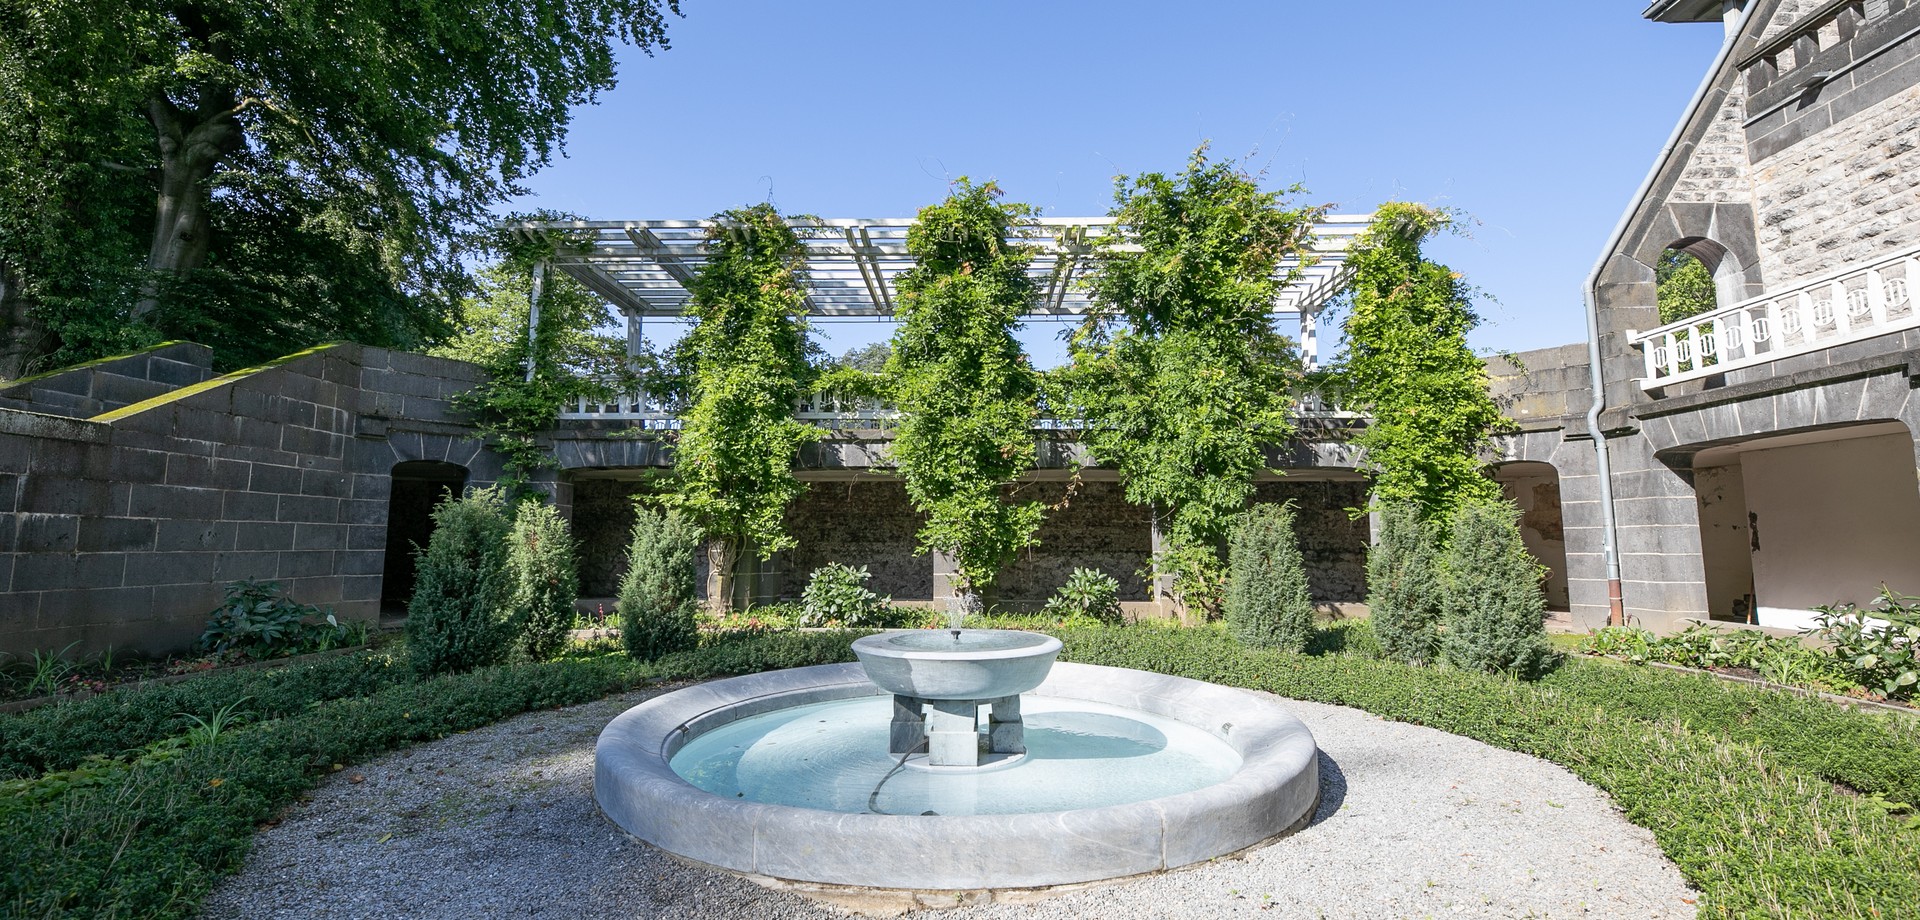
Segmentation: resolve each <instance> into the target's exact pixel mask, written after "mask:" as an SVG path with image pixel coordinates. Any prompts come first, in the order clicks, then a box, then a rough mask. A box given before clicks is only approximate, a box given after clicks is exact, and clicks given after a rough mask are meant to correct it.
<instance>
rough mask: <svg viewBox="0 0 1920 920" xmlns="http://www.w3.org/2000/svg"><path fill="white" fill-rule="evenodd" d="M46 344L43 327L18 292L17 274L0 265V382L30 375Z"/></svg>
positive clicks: (44, 327) (31, 306)
mask: <svg viewBox="0 0 1920 920" xmlns="http://www.w3.org/2000/svg"><path fill="white" fill-rule="evenodd" d="M49 344H50V343H49V342H48V341H47V328H46V326H44V325H42V324H41V322H40V319H39V317H36V316H34V315H33V304H32V303H31V302H29V301H28V300H27V295H26V292H25V291H23V290H21V284H20V274H19V273H18V272H16V271H14V270H13V266H11V265H8V264H7V263H5V262H0V380H18V379H20V378H22V377H25V376H27V375H28V374H30V373H32V372H33V362H34V359H36V358H38V357H40V356H41V355H43V354H46V353H47V351H48V350H49V349H48V347H47V346H48V345H49Z"/></svg>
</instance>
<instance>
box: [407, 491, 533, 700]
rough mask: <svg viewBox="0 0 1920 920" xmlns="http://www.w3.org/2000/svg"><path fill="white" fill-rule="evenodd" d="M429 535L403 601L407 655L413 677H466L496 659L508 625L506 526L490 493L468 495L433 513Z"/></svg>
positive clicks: (509, 634) (504, 646) (509, 633)
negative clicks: (452, 673)
mask: <svg viewBox="0 0 1920 920" xmlns="http://www.w3.org/2000/svg"><path fill="white" fill-rule="evenodd" d="M433 523H434V528H433V537H432V538H431V539H429V540H428V541H427V546H426V549H424V550H421V551H420V553H419V556H418V558H419V564H418V568H417V570H416V571H417V574H416V575H415V581H414V589H413V599H412V600H410V601H408V603H407V649H408V651H409V652H410V653H411V657H412V662H413V669H414V671H415V672H417V673H419V674H421V675H430V674H442V673H446V672H449V671H467V670H471V669H473V668H477V667H481V666H483V665H489V664H495V663H498V662H500V661H501V660H503V659H504V658H505V657H506V655H507V653H508V652H509V651H511V649H512V646H513V638H514V623H513V620H512V617H511V611H510V610H509V609H508V606H507V602H508V601H509V600H510V599H511V595H512V591H513V583H512V579H511V577H510V576H509V574H508V572H507V542H508V536H509V533H510V531H511V528H512V524H511V523H510V522H509V521H508V520H507V515H506V508H505V505H504V503H503V502H502V500H501V497H500V492H499V490H498V489H468V490H467V493H466V494H465V495H463V496H461V497H459V498H449V499H448V500H446V501H444V502H441V503H440V505H439V507H437V508H435V509H433Z"/></svg>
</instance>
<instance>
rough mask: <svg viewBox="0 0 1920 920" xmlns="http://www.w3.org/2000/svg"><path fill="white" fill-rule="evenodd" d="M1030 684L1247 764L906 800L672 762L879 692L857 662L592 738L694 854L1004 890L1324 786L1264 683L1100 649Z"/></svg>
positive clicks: (663, 838) (1287, 822) (704, 699)
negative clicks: (759, 781)
mask: <svg viewBox="0 0 1920 920" xmlns="http://www.w3.org/2000/svg"><path fill="white" fill-rule="evenodd" d="M1033 692H1034V693H1036V694H1039V695H1043V696H1051V697H1061V698H1066V699H1077V700H1087V701H1090V702H1099V703H1109V704H1114V705H1120V706H1126V707H1129V708H1133V709H1139V710H1142V711H1145V712H1150V713H1154V714H1157V715H1160V716H1164V717H1167V718H1172V719H1177V720H1179V721H1183V722H1186V723H1188V724H1190V725H1194V726H1196V727H1199V728H1202V729H1204V730H1207V731H1209V732H1210V733H1212V734H1213V735H1214V736H1215V737H1218V738H1220V739H1221V740H1223V741H1225V742H1226V743H1227V744H1229V745H1230V746H1232V747H1233V748H1234V749H1235V750H1236V751H1237V752H1238V753H1239V754H1240V756H1241V761H1242V762H1241V766H1240V769H1239V770H1238V771H1236V772H1235V773H1234V774H1233V775H1232V776H1231V777H1229V778H1228V779H1226V780H1225V781H1223V782H1220V783H1216V784H1214V785H1212V786H1208V787H1206V788H1203V789H1198V790H1194V791H1192V792H1186V793H1181V794H1178V795H1173V796H1167V797H1163V798H1158V799H1149V800H1145V801H1141V802H1133V803H1128V804H1122V805H1112V806H1106V807H1102V808H1091V809H1082V810H1077V811H1059V812H1043V813H1032V814H1013V815H978V816H973V815H967V816H959V815H947V816H933V817H923V816H908V815H877V814H850V813H839V812H825V811H818V810H814V809H807V808H797V807H793V806H787V805H772V804H766V803H760V802H748V801H742V800H737V799H728V798H723V797H720V796H716V795H713V794H712V793H709V792H706V791H703V790H701V789H698V788H695V787H694V786H693V785H691V784H689V783H688V782H687V781H686V780H684V779H682V778H681V777H680V776H679V774H677V773H675V772H674V771H673V769H672V767H671V765H670V764H669V762H668V761H669V760H670V759H671V758H672V756H673V755H674V754H675V753H676V752H678V751H679V749H680V747H681V746H683V745H684V744H685V743H686V742H687V741H688V740H690V739H691V738H693V737H695V736H697V735H699V734H701V733H702V732H705V731H708V730H711V729H713V728H716V727H718V726H720V725H723V724H726V723H728V722H731V721H734V720H736V719H742V718H747V717H749V716H753V715H758V714H760V713H764V712H771V711H773V710H777V709H784V708H788V707H792V706H801V705H806V704H808V703H818V702H827V701H831V700H842V699H851V698H857V697H866V696H884V695H886V694H887V691H885V690H883V689H881V688H879V687H878V686H876V685H874V684H873V683H872V682H870V681H869V680H868V679H867V677H866V674H865V673H864V672H863V670H862V669H861V667H860V666H859V665H857V664H840V665H821V666H818V667H811V668H797V669H793V670H788V671H774V672H768V673H765V674H754V675H748V676H745V677H736V678H731V679H728V680H721V681H714V682H712V683H707V684H700V685H697V686H694V687H689V688H687V689H685V690H680V691H676V692H674V693H669V694H666V695H663V696H660V697H656V698H654V699H652V700H648V701H647V702H645V703H642V704H640V705H639V706H636V707H634V708H633V709H630V710H628V711H627V712H625V713H622V714H621V715H620V716H618V717H616V718H615V719H614V720H613V722H612V723H610V724H609V725H608V726H607V728H606V730H605V731H604V732H602V733H601V736H600V740H599V743H598V744H597V746H596V748H595V768H594V796H595V798H596V799H598V801H599V803H600V806H601V808H602V809H603V810H604V811H605V812H606V814H607V815H608V817H610V818H611V819H612V820H613V821H614V822H615V823H616V824H618V825H619V826H620V827H622V828H624V829H625V830H626V831H627V832H628V833H631V834H633V835H634V836H636V837H638V838H640V839H641V840H644V841H646V842H648V843H651V844H653V845H655V846H658V847H660V848H661V849H664V850H667V851H669V852H671V853H674V854H677V855H679V856H681V857H684V858H686V859H690V860H693V861H695V862H700V863H705V864H707V865H710V866H714V867H717V868H721V869H725V870H728V871H732V872H736V873H741V874H745V875H748V876H754V877H766V878H772V879H779V880H783V881H788V882H797V883H802V884H803V885H813V886H829V887H833V886H844V887H847V888H850V889H863V888H879V889H906V890H914V891H988V892H990V891H996V890H1006V889H1036V888H1048V887H1053V886H1062V885H1078V884H1084V883H1087V882H1095V881H1104V880H1111V879H1119V878H1125V877H1128V876H1136V875H1143V874H1149V873H1154V872H1160V871H1165V870H1168V869H1173V868H1178V867H1180V866H1184V865H1190V864H1192V863H1195V862H1200V861H1203V860H1206V859H1210V858H1214V857H1217V856H1224V855H1227V854H1231V853H1235V852H1238V851H1240V850H1244V849H1247V848H1250V847H1253V846H1257V845H1259V844H1261V843H1263V842H1266V841H1268V840H1271V839H1273V838H1276V837H1279V836H1283V835H1285V834H1287V833H1290V832H1291V831H1293V830H1297V829H1299V828H1300V827H1304V826H1305V825H1306V823H1307V822H1308V821H1309V820H1310V819H1311V817H1312V815H1313V809H1314V807H1315V805H1316V804H1317V802H1318V800H1319V789H1320V786H1319V760H1318V748H1317V746H1316V745H1315V744H1314V741H1313V736H1312V733H1311V732H1309V731H1308V730H1307V727H1306V726H1305V725H1304V724H1302V723H1301V722H1300V721H1299V720H1298V719H1295V718H1294V717H1293V716H1292V715H1290V714H1288V713H1287V712H1286V711H1285V710H1284V709H1283V708H1282V707H1281V706H1280V705H1278V703H1277V702H1275V701H1274V700H1273V699H1271V698H1267V697H1261V696H1256V695H1254V694H1251V693H1248V692H1245V691H1241V690H1235V689H1232V688H1228V687H1220V686H1216V685H1213V684H1206V683H1201V682H1199V681H1194V680H1187V679H1185V678H1178V677H1169V676H1166V675H1161V674H1152V673H1148V672H1142V671H1129V670H1125V669H1121V668H1108V667H1101V666H1097V665H1085V664H1070V663H1061V664H1057V665H1055V666H1054V668H1053V671H1052V673H1051V674H1050V675H1049V676H1048V679H1047V681H1046V682H1045V683H1044V684H1042V685H1041V686H1040V687H1039V688H1037V689H1036V690H1034V691H1033Z"/></svg>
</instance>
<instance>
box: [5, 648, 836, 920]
mask: <svg viewBox="0 0 1920 920" xmlns="http://www.w3.org/2000/svg"><path fill="white" fill-rule="evenodd" d="M853 638H854V636H853V634H848V633H806V634H798V633H788V634H783V635H778V636H770V637H762V638H756V639H750V640H743V641H738V642H732V643H727V644H723V645H720V646H716V647H714V648H712V649H702V650H699V651H694V652H685V653H681V654H678V655H673V656H669V657H667V658H666V659H663V660H661V661H660V662H657V663H656V664H654V665H651V666H649V665H639V664H635V663H633V662H632V661H630V660H628V659H627V658H626V657H625V656H601V657H598V658H584V659H561V660H557V661H551V662H544V663H532V662H528V663H521V664H515V665H507V666H497V667H487V668H478V669H475V670H473V671H469V672H465V673H460V674H448V675H442V676H438V677H432V678H426V679H421V680H419V681H417V682H407V683H401V684H398V685H393V686H387V687H385V688H383V689H380V690H378V691H376V692H373V693H371V694H370V695H367V696H359V697H350V698H343V699H328V700H323V699H313V700H308V701H306V702H305V703H302V704H300V705H297V706H294V707H293V708H292V709H291V710H290V711H289V712H287V713H286V714H285V715H284V716H283V717H280V718H277V719H269V718H268V717H267V714H266V712H264V711H260V712H258V713H257V715H258V718H256V719H255V720H254V722H253V723H251V724H248V725H246V726H243V727H237V728H229V729H227V730H225V731H223V732H221V733H220V735H219V737H218V738H217V739H212V740H203V741H202V742H201V743H197V744H196V743H191V742H189V741H187V740H185V739H162V741H161V742H159V743H156V744H152V745H149V746H147V747H146V748H145V749H142V750H139V751H136V752H133V753H132V754H131V755H130V756H128V757H125V758H123V759H119V760H111V761H106V760H95V761H91V762H88V763H85V764H81V765H79V766H77V767H76V768H74V769H73V770H71V771H70V772H68V773H66V774H65V775H48V776H43V777H39V778H38V779H35V780H32V781H28V782H22V783H15V784H7V785H4V786H0V852H4V853H6V854H7V855H8V858H9V862H10V865H9V871H8V872H6V873H4V875H0V905H4V908H0V912H4V913H5V914H7V915H8V916H31V917H50V916H64V917H168V918H172V917H181V918H184V917H188V916H191V915H192V913H193V912H194V909H195V906H196V905H197V903H198V902H199V901H200V899H201V898H203V897H204V896H205V895H206V893H207V892H208V891H209V890H211V888H212V886H213V883H214V881H215V880H216V879H217V878H218V877H219V876H220V875H223V874H226V873H229V872H232V871H234V870H236V869H238V868H239V867H240V862H241V859H242V858H243V857H244V856H245V854H246V851H247V848H248V846H249V842H250V840H251V838H252V835H253V833H254V830H255V828H257V827H258V826H259V825H260V824H261V823H262V822H265V821H267V820H269V819H271V818H272V817H273V816H274V815H275V814H277V813H279V812H280V811H281V810H282V809H283V808H285V807H286V805H287V804H288V803H290V802H291V801H293V799H294V798H295V797H296V796H298V795H299V794H300V793H301V792H302V791H304V790H306V789H307V788H309V787H310V786H311V785H312V784H313V781H314V778H315V777H316V776H318V775H320V774H321V773H322V772H324V771H326V770H327V769H328V767H329V766H330V765H331V764H336V763H354V762H357V761H361V760H364V759H366V758H368V757H372V756H374V755H377V754H380V753H382V752H385V751H388V750H391V749H393V748H396V747H400V746H403V745H407V744H413V743H417V742H421V741H428V740H432V739H435V738H440V737H444V736H446V735H449V734H452V733H454V732H460V731H467V730H470V729H474V728H479V727H481V726H483V725H487V724H490V723H493V722H497V721H499V720H501V719H504V718H507V717H509V716H513V715H516V714H518V713H521V712H526V711H529V710H535V709H549V708H553V707H556V706H566V705H573V704H577V703H584V702H588V701H590V700H593V699H597V698H599V697H601V696H604V695H606V694H607V693H611V692H616V691H620V690H625V689H630V688H632V687H635V686H638V685H639V684H640V683H642V682H643V681H646V680H649V679H654V678H663V677H665V678H700V677H713V676H719V675H725V674H741V673H749V672H753V671H759V670H766V669H769V668H787V667H800V666H805V665H813V664H825V663H829V662H836V661H845V660H850V659H851V652H850V650H849V648H848V646H849V644H850V643H851V641H852V639H853ZM396 670H398V669H396ZM207 680H209V681H210V682H211V681H214V680H215V679H214V678H213V677H209V678H207ZM258 702H259V701H257V700H250V701H248V702H247V706H248V707H249V708H254V707H256V706H257V704H258ZM114 753H115V754H116V755H117V754H119V753H120V752H118V751H116V752H114Z"/></svg>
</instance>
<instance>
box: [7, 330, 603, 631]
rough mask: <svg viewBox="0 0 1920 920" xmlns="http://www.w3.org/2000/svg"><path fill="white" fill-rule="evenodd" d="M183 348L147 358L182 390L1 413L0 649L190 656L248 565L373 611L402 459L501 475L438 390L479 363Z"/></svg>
mask: <svg viewBox="0 0 1920 920" xmlns="http://www.w3.org/2000/svg"><path fill="white" fill-rule="evenodd" d="M193 349H198V346H188V347H186V349H185V353H186V354H187V355H189V356H191V355H193V354H197V353H198V352H195V351H193ZM181 353H182V347H181V346H173V347H172V349H171V350H169V349H161V350H159V351H156V352H151V353H148V354H146V355H144V356H136V358H139V359H140V360H144V361H145V362H146V364H147V365H148V366H149V367H150V368H154V369H156V370H152V371H150V372H149V376H152V377H159V376H162V375H165V374H177V375H178V376H179V378H180V379H182V380H183V381H186V382H187V385H185V386H180V387H177V388H173V389H171V390H170V391H169V392H165V393H162V394H160V395H157V396H153V397H150V398H147V399H145V400H142V401H138V402H134V403H130V404H127V405H124V406H121V407H120V408H117V409H113V410H110V411H107V412H104V413H100V414H96V415H95V416H93V417H92V418H91V419H90V420H87V421H73V420H65V419H60V418H56V417H53V416H49V415H44V414H34V413H29V412H23V411H19V410H15V409H0V651H6V652H10V653H15V654H18V653H24V652H28V651H35V650H48V649H61V648H65V647H67V646H68V645H69V644H72V643H77V646H76V648H75V651H74V653H75V654H85V653H90V652H94V651H99V650H102V649H105V648H108V647H113V648H116V649H121V650H128V651H138V652H166V651H174V650H178V649H180V648H183V647H185V646H187V645H189V644H190V643H191V642H192V641H193V639H194V638H195V637H196V636H198V635H199V633H200V631H201V629H202V628H203V627H204V625H205V621H206V617H207V614H208V613H209V612H210V611H212V610H213V609H214V608H215V607H216V606H217V605H218V603H219V601H220V598H221V594H222V587H223V586H224V585H225V584H226V583H227V582H231V581H235V580H240V579H257V580H269V581H276V582H279V583H280V584H281V585H283V586H285V587H286V588H287V589H288V591H289V593H290V594H291V595H292V596H293V597H294V598H295V599H297V600H299V601H302V602H305V603H312V604H319V605H322V606H326V607H330V608H333V609H335V610H337V611H338V612H340V613H341V614H343V615H345V616H347V617H350V618H370V617H372V616H374V615H375V614H376V613H377V608H378V599H379V597H380V580H381V573H382V566H383V562H384V559H385V550H386V546H385V539H386V518H387V497H388V495H389V492H390V488H391V480H390V475H389V474H390V471H391V470H392V468H393V466H394V464H396V463H398V462H402V461H406V460H443V461H447V462H451V463H455V464H459V465H462V466H465V467H467V468H468V469H469V470H470V477H469V481H470V482H474V483H476V484H478V483H485V482H489V481H491V480H492V479H494V478H496V477H497V475H498V469H499V468H498V464H497V461H495V460H494V459H492V458H491V457H490V455H487V454H486V453H485V452H483V451H482V450H481V448H480V444H479V442H478V441H477V440H475V439H474V437H473V432H472V431H471V429H469V428H467V427H466V426H464V425H462V424H459V423H457V422H455V421H453V417H452V415H451V414H450V411H449V408H448V405H447V402H446V401H447V399H448V398H449V397H450V396H451V395H452V394H453V393H455V392H458V391H460V390H461V389H464V388H466V387H469V386H471V385H472V384H473V382H475V381H476V380H477V379H478V374H479V373H480V372H479V370H478V369H477V368H473V367H471V366H468V365H463V364H461V363H460V362H453V361H443V360H438V359H433V358H425V357H421V356H418V355H407V354H402V353H397V352H388V351H384V350H381V349H374V348H361V347H359V346H353V345H341V346H332V347H327V348H321V349H315V350H312V351H309V352H304V353H301V354H299V355H294V356H291V357H289V358H286V359H282V360H281V361H278V362H274V363H273V364H270V365H267V366H264V367H262V368H257V369H254V370H252V371H249V372H243V373H237V374H231V375H227V376H225V377H221V378H217V379H207V378H206V376H205V375H204V374H203V373H202V374H200V375H199V376H200V379H199V380H198V381H197V382H195V381H193V379H192V378H193V377H194V376H195V375H194V373H192V372H191V371H190V370H181V369H179V368H169V367H167V365H166V364H163V362H174V363H177V364H180V365H182V366H183V367H189V366H191V365H190V362H186V361H178V360H176V356H178V355H180V354H181ZM128 360H132V359H120V360H119V361H114V362H106V363H104V364H101V365H93V366H90V367H86V368H81V369H77V370H75V371H69V372H65V373H62V374H59V375H54V376H53V377H51V378H47V379H55V380H58V379H60V378H68V379H77V378H74V377H73V375H75V374H80V375H85V374H92V375H94V376H96V377H97V378H98V377H106V376H108V375H112V376H126V375H124V374H122V373H121V371H122V370H123V369H124V368H125V367H126V364H125V362H126V361H128ZM199 367H200V370H202V371H204V365H200V366H199ZM162 368H164V369H162ZM30 383H31V382H30ZM118 385H119V384H111V383H109V384H101V383H99V382H98V380H96V382H95V383H94V384H92V385H91V387H90V388H88V389H85V390H83V389H82V388H81V387H79V386H72V385H68V384H67V383H65V382H63V383H62V384H61V386H62V387H63V388H64V389H65V390H67V391H71V392H90V393H93V394H95V396H94V397H93V398H101V394H104V393H106V392H107V390H108V389H110V388H111V386H118ZM396 412H397V413H405V415H398V416H393V417H390V416H389V415H388V413H396ZM562 497H563V498H564V497H565V496H564V493H563V496H562Z"/></svg>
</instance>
